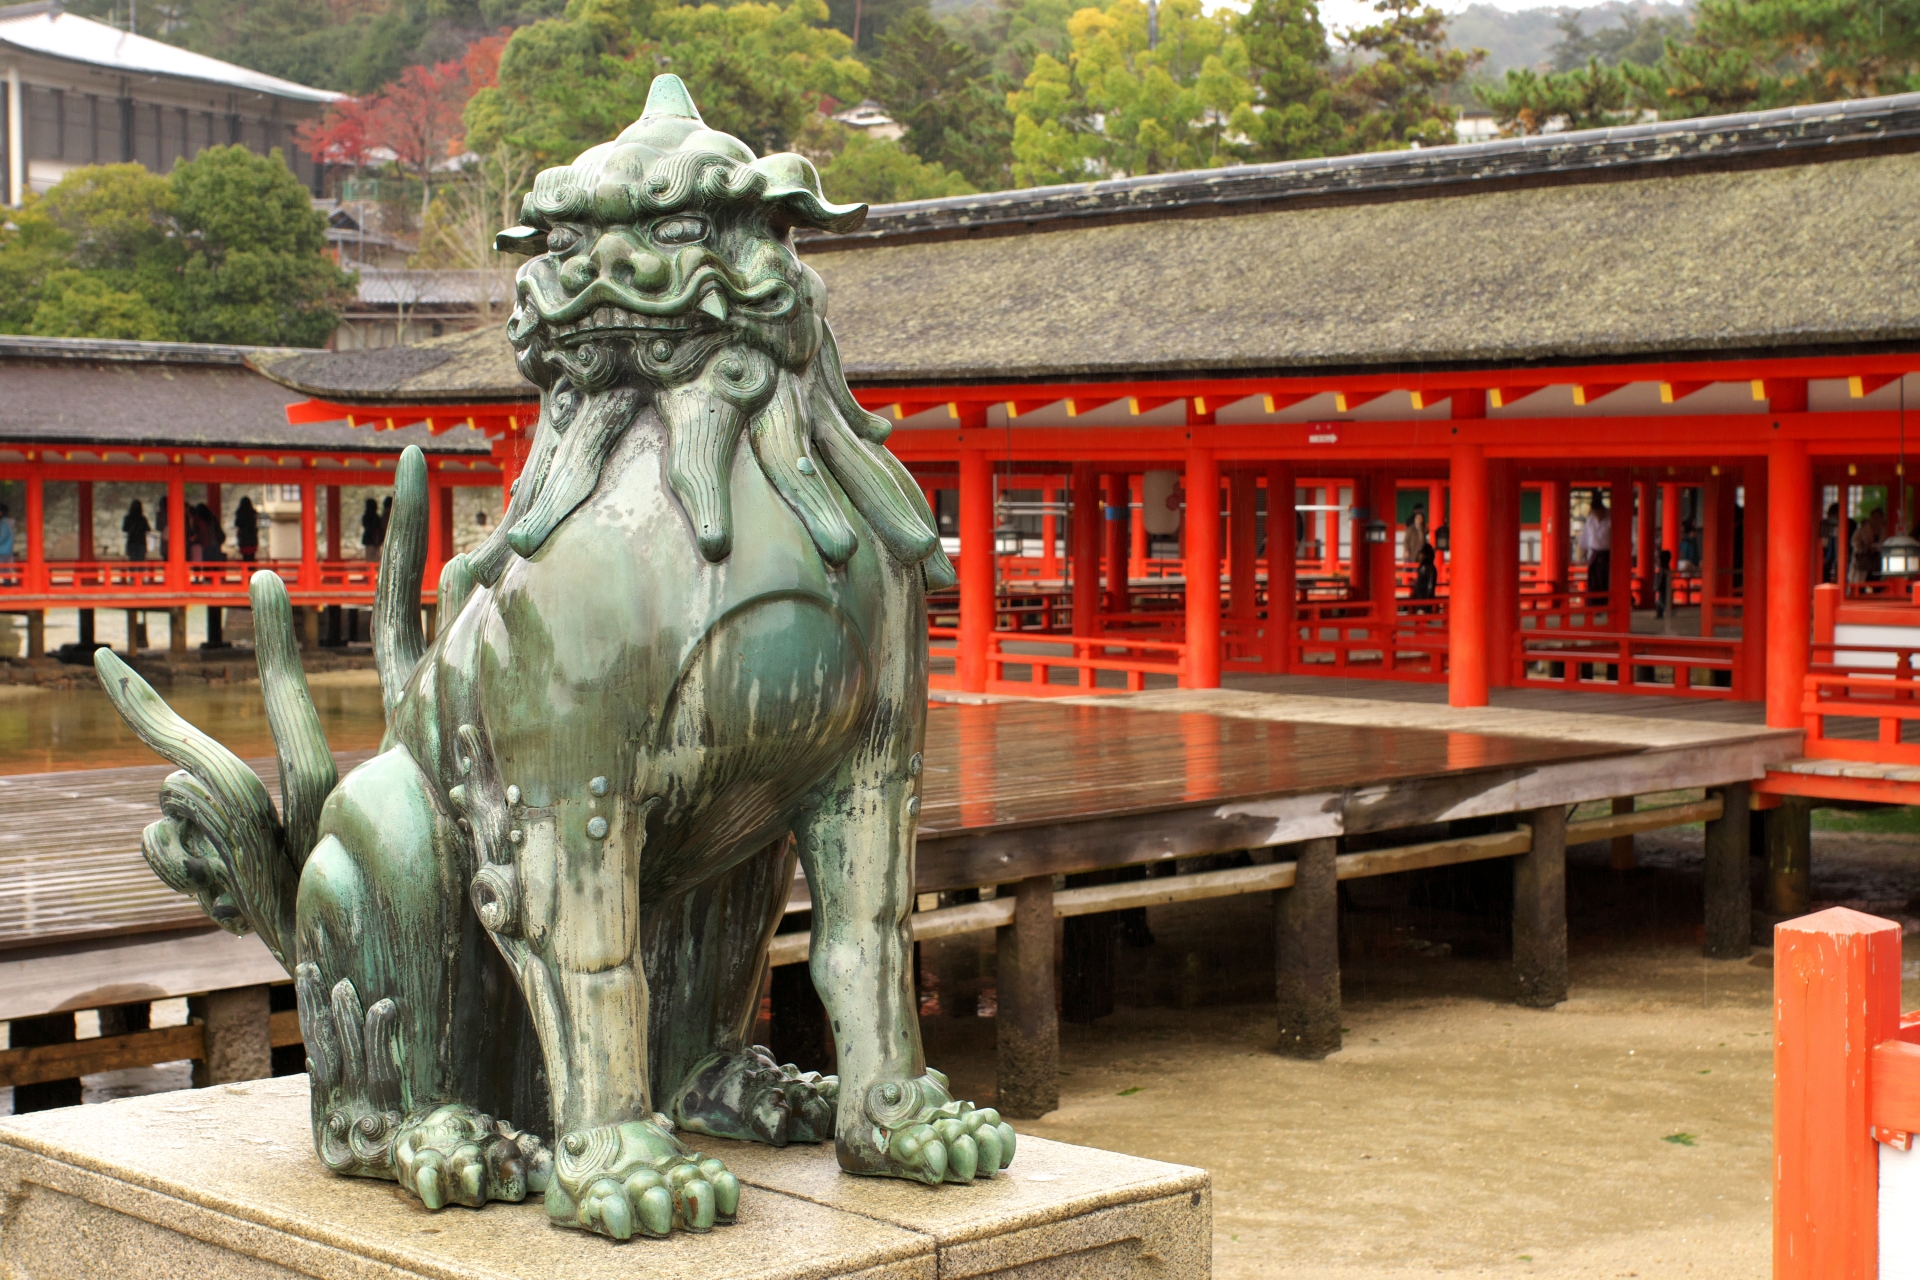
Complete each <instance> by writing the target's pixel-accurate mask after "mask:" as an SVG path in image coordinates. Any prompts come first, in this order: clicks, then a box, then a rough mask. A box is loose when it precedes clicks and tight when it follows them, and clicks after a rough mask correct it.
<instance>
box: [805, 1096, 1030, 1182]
mask: <svg viewBox="0 0 1920 1280" xmlns="http://www.w3.org/2000/svg"><path fill="white" fill-rule="evenodd" d="M866 1118H867V1119H868V1120H869V1121H870V1122H871V1123H872V1129H871V1131H870V1134H868V1135H863V1136H865V1137H866V1142H864V1143H862V1142H859V1141H857V1140H856V1141H848V1140H847V1139H846V1138H845V1137H844V1136H843V1138H842V1142H841V1148H842V1161H841V1163H842V1164H843V1165H844V1166H846V1167H847V1168H849V1169H851V1170H852V1171H853V1172H855V1173H875V1174H883V1175H891V1176H892V1177H896V1178H913V1179H915V1180H917V1181H920V1182H925V1183H929V1184H932V1183H936V1182H941V1181H943V1180H944V1181H946V1182H970V1181H972V1180H973V1179H974V1178H991V1177H992V1176H993V1175H994V1174H996V1173H998V1172H1000V1170H1002V1169H1004V1168H1006V1167H1007V1166H1008V1165H1010V1164H1012V1163H1013V1148H1014V1135H1013V1127H1012V1126H1011V1125H1009V1124H1008V1123H1007V1122H1006V1121H1004V1120H1002V1119H1001V1118H1000V1113H999V1112H998V1111H995V1110H994V1109H993V1108H991V1107H975V1106H974V1105H973V1104H972V1103H969V1102H957V1101H955V1100H954V1098H953V1095H952V1094H950V1093H948V1092H947V1078H946V1077H945V1076H943V1075H941V1074H940V1073H939V1072H938V1071H935V1070H933V1069H931V1068H929V1069H928V1071H927V1074H926V1075H924V1076H921V1077H920V1078H919V1079H918V1080H882V1081H881V1082H879V1083H878V1084H875V1085H873V1086H872V1087H870V1088H869V1089H868V1090H867V1099H866ZM863 1146H864V1147H866V1148H867V1150H865V1151H862V1150H860V1149H859V1148H861V1147H863ZM849 1155H851V1156H852V1157H853V1160H852V1163H849V1162H848V1160H847V1158H846V1157H847V1156H849ZM856 1166H864V1167H856Z"/></svg>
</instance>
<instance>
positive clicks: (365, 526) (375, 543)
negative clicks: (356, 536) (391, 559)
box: [360, 498, 387, 560]
mask: <svg viewBox="0 0 1920 1280" xmlns="http://www.w3.org/2000/svg"><path fill="white" fill-rule="evenodd" d="M386 537H387V522H386V521H385V520H382V519H381V518H380V507H379V505H378V504H377V503H375V502H374V500H373V499H372V498H368V499H367V506H366V509H365V510H364V511H362V512H361V513H360V555H361V557H362V558H363V559H367V560H378V559H379V558H380V544H381V543H382V542H384V541H386Z"/></svg>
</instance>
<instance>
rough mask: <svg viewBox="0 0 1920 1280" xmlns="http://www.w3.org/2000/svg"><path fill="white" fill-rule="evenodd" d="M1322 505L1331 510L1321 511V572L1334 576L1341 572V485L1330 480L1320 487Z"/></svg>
mask: <svg viewBox="0 0 1920 1280" xmlns="http://www.w3.org/2000/svg"><path fill="white" fill-rule="evenodd" d="M1320 505H1321V506H1323V507H1327V508H1329V510H1326V511H1322V512H1321V513H1320V517H1321V519H1320V528H1321V533H1320V572H1322V573H1324V574H1326V575H1327V576H1328V577H1330V578H1331V577H1333V576H1334V575H1336V574H1338V573H1339V572H1340V512H1339V510H1338V508H1339V506H1340V486H1339V484H1338V483H1337V482H1335V481H1331V480H1330V481H1328V482H1327V483H1326V484H1324V485H1322V486H1321V487H1320Z"/></svg>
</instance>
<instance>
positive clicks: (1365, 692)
mask: <svg viewBox="0 0 1920 1280" xmlns="http://www.w3.org/2000/svg"><path fill="white" fill-rule="evenodd" d="M1223 683H1224V684H1225V685H1226V687H1227V688H1229V689H1240V690H1245V691H1247V692H1250V693H1275V694H1289V695H1297V696H1308V697H1316V698H1348V699H1353V698H1358V699H1365V700H1367V701H1371V702H1394V703H1403V704H1411V705H1418V706H1439V707H1444V706H1446V705H1447V686H1446V685H1445V684H1444V683H1437V684H1430V683H1425V682H1416V681H1412V680H1360V679H1345V678H1341V677H1336V676H1299V675H1286V676H1240V675H1229V676H1226V677H1225V678H1224V680H1223ZM1487 697H1488V701H1489V702H1490V704H1491V705H1492V706H1493V707H1494V708H1497V709H1500V710H1508V711H1539V712H1549V713H1555V714H1560V715H1566V716H1578V717H1581V718H1585V717H1587V716H1618V717H1624V718H1627V719H1634V720H1687V721H1694V722H1698V723H1702V724H1727V725H1764V724H1765V723H1766V722H1767V708H1766V704H1765V703H1762V702H1733V701H1729V700H1725V699H1720V698H1666V697H1661V696H1659V695H1657V694H1638V693H1603V692H1600V691H1599V690H1578V691H1575V690H1567V689H1490V690H1488V692H1487Z"/></svg>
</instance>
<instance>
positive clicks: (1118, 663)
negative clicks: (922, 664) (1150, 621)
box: [927, 627, 1187, 697]
mask: <svg viewBox="0 0 1920 1280" xmlns="http://www.w3.org/2000/svg"><path fill="white" fill-rule="evenodd" d="M927 635H928V639H929V645H928V650H927V652H928V656H929V657H930V658H932V659H934V660H935V661H940V660H945V661H948V662H951V663H953V664H954V671H953V672H951V673H947V672H935V673H934V674H933V675H932V676H931V677H929V680H928V683H929V685H930V686H931V687H932V688H935V689H942V690H949V691H953V690H958V689H959V688H960V677H959V662H960V646H959V636H960V633H959V630H958V629H957V628H954V627H929V628H927ZM943 641H944V642H947V643H942V642H943ZM1186 653H1187V646H1186V645H1184V644H1177V643H1170V642H1167V641H1163V640H1132V639H1119V638H1116V637H1113V636H1036V635H1032V634H1027V635H1022V634H1020V633H1018V632H1006V631H996V632H993V633H992V634H991V635H989V636H988V637H987V689H986V691H987V692H988V693H1012V694H1025V695H1028V696H1030V697H1062V696H1065V695H1067V694H1085V693H1127V692H1138V691H1139V690H1142V689H1144V688H1146V687H1147V677H1148V676H1169V677H1171V678H1172V679H1173V680H1174V681H1175V682H1178V681H1179V680H1180V679H1181V673H1182V670H1183V668H1184V665H1185V662H1186ZM1009 667H1012V668H1023V669H1025V671H1026V673H1027V678H1026V679H1024V680H1021V679H1015V678H1012V677H1010V676H1009V675H1008V674H1007V669H1008V668H1009ZM1056 670H1061V671H1069V672H1073V673H1075V674H1074V677H1073V683H1071V684H1056V683H1054V680H1053V673H1054V672H1055V671H1056ZM1102 672H1117V673H1118V679H1116V680H1111V681H1107V682H1105V683H1102V682H1101V681H1100V675H1101V673H1102Z"/></svg>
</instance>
